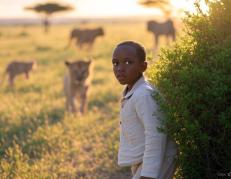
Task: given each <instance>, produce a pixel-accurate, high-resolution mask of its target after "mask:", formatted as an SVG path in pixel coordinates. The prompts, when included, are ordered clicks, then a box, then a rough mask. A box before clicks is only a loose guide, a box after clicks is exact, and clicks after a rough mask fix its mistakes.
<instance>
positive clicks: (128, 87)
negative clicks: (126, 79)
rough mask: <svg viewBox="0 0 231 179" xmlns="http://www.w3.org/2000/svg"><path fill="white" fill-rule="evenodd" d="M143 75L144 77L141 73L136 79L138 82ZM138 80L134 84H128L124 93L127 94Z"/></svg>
mask: <svg viewBox="0 0 231 179" xmlns="http://www.w3.org/2000/svg"><path fill="white" fill-rule="evenodd" d="M141 77H143V75H141V76H140V77H139V78H138V79H137V80H136V82H137V81H138V80H139V79H140V78H141ZM136 82H135V83H133V84H127V86H126V88H125V93H124V95H126V94H127V93H128V92H129V91H130V90H131V89H132V87H133V86H134V85H135V84H136Z"/></svg>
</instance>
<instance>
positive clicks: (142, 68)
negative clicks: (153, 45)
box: [141, 61, 148, 72]
mask: <svg viewBox="0 0 231 179" xmlns="http://www.w3.org/2000/svg"><path fill="white" fill-rule="evenodd" d="M147 66H148V63H147V62H146V61H144V62H143V63H142V65H141V70H142V72H145V70H146V69H147Z"/></svg>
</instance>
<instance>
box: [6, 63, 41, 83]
mask: <svg viewBox="0 0 231 179" xmlns="http://www.w3.org/2000/svg"><path fill="white" fill-rule="evenodd" d="M36 67H37V63H36V61H34V60H33V61H27V62H26V61H17V60H15V61H12V62H10V63H9V64H8V65H7V67H6V70H5V72H4V73H3V77H2V81H1V84H2V83H3V80H4V78H5V76H6V75H8V85H9V87H13V86H14V80H15V77H17V76H18V75H20V74H25V76H26V79H29V73H30V72H31V71H32V70H34V69H35V68H36Z"/></svg>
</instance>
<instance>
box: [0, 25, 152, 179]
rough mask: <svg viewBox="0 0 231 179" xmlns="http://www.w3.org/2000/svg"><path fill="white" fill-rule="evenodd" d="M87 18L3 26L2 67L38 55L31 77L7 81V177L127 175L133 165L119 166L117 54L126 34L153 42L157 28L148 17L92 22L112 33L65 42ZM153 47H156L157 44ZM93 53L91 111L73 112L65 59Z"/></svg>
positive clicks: (0, 95)
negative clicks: (47, 25)
mask: <svg viewBox="0 0 231 179" xmlns="http://www.w3.org/2000/svg"><path fill="white" fill-rule="evenodd" d="M75 26H76V27H79V26H80V24H72V25H56V26H52V27H51V31H50V33H49V34H44V33H43V30H42V28H41V27H40V26H28V27H26V28H22V27H20V26H15V27H13V26H2V27H0V32H1V37H0V40H1V44H0V49H1V51H0V73H3V71H4V69H5V67H6V65H7V63H9V62H10V61H11V60H14V59H22V60H27V59H28V60H29V59H36V60H37V62H38V69H37V70H36V71H34V72H32V73H31V76H30V79H29V80H25V79H24V76H19V77H17V78H16V83H15V88H14V90H11V89H9V88H8V87H7V80H6V79H5V81H4V84H3V85H2V86H1V87H0V99H1V102H0V176H1V178H101V179H102V178H116V179H119V178H126V177H128V176H129V173H130V171H129V169H127V168H125V169H121V168H119V167H118V166H117V149H118V139H119V137H118V135H119V131H118V130H119V125H118V117H119V115H118V113H119V98H120V93H121V90H122V86H120V85H119V84H118V83H117V82H116V81H115V79H114V76H113V73H112V65H111V54H112V50H113V48H114V47H115V45H116V44H117V43H118V42H120V41H123V40H136V41H139V42H141V43H142V44H143V45H144V46H146V47H148V49H151V47H152V35H151V34H149V33H148V32H147V31H146V29H145V24H144V23H133V24H119V23H118V24H115V25H113V24H87V25H85V26H88V27H98V26H102V27H103V28H104V30H105V36H104V37H103V38H98V39H97V40H96V43H95V44H94V49H93V50H92V51H91V52H89V51H87V50H79V49H76V48H75V47H74V45H73V44H72V46H71V47H70V48H68V49H65V47H66V45H67V43H68V36H69V32H70V30H71V29H72V28H73V27H75ZM149 53H150V50H149ZM85 57H92V59H93V64H94V69H93V75H92V86H91V88H90V94H89V102H88V112H87V113H86V115H84V116H81V117H80V116H73V115H71V114H68V113H66V112H65V109H64V103H65V98H64V94H63V86H62V81H63V76H64V74H65V73H66V68H65V65H64V61H65V60H75V59H79V58H85Z"/></svg>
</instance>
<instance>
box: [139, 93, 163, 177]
mask: <svg viewBox="0 0 231 179" xmlns="http://www.w3.org/2000/svg"><path fill="white" fill-rule="evenodd" d="M135 108H136V112H137V115H138V117H139V118H140V120H141V122H142V124H143V126H144V135H145V150H144V156H143V164H142V170H141V176H145V177H153V178H157V177H158V175H159V173H160V172H161V171H160V169H161V165H162V162H163V158H164V153H165V145H166V140H167V139H166V134H164V133H161V132H159V131H158V129H157V128H158V127H160V125H161V121H160V118H161V113H160V111H159V107H158V105H157V103H156V102H155V101H154V99H153V97H152V96H151V93H145V94H142V95H139V96H137V98H136V102H135Z"/></svg>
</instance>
